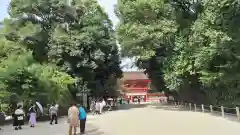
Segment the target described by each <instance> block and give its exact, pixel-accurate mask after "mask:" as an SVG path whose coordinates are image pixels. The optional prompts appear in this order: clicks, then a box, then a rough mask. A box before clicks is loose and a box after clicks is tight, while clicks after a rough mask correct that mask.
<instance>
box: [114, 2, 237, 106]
mask: <svg viewBox="0 0 240 135" xmlns="http://www.w3.org/2000/svg"><path fill="white" fill-rule="evenodd" d="M116 14H117V15H118V17H119V18H120V23H119V26H118V29H117V31H118V40H119V41H120V44H121V45H122V48H123V52H124V54H126V56H130V57H134V56H137V57H138V58H139V59H138V61H139V62H138V65H139V66H140V67H143V68H144V69H146V72H147V73H148V74H150V76H151V74H152V73H153V74H155V75H157V76H163V77H164V84H165V86H166V88H167V90H168V91H176V93H177V95H178V98H179V99H180V100H185V101H191V102H199V103H200V102H201V103H204V102H206V103H211V104H227V105H236V104H238V103H239V99H240V98H239V90H238V89H239V88H238V87H239V85H238V82H239V81H238V80H239V77H238V69H239V47H238V44H239V37H238V36H237V35H238V34H239V32H238V25H237V22H238V20H239V17H238V16H239V3H238V2H236V1H234V0H224V1H220V0H219V1H218V0H210V1H209V0H208V1H206V0H199V1H192V0H182V1H179V0H172V1H155V0H148V1H146V0H133V1H132V0H131V1H130V0H119V1H118V5H117V10H116ZM156 22H158V23H156ZM170 24H171V25H170ZM170 26H171V27H170ZM156 33H157V34H156ZM155 34H156V35H155ZM154 35H155V36H154ZM161 36H162V37H161ZM143 58H145V59H144V60H143ZM154 59H155V60H154ZM153 60H154V61H155V62H154V64H151V63H152V62H153ZM154 67H157V68H159V69H157V68H154ZM151 79H152V81H153V82H154V81H157V82H160V79H156V78H153V77H151Z"/></svg>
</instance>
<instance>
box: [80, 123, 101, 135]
mask: <svg viewBox="0 0 240 135" xmlns="http://www.w3.org/2000/svg"><path fill="white" fill-rule="evenodd" d="M88 126H89V125H88ZM103 134H105V133H104V132H103V131H101V130H100V128H98V127H95V126H93V125H91V126H90V128H88V127H87V128H86V132H85V134H84V135H103ZM77 135H82V134H81V133H78V134H77Z"/></svg>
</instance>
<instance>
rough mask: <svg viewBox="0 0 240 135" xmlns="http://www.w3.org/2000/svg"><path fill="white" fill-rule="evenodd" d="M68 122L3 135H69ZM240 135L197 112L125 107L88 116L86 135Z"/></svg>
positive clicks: (237, 127) (234, 126) (238, 127)
mask: <svg viewBox="0 0 240 135" xmlns="http://www.w3.org/2000/svg"><path fill="white" fill-rule="evenodd" d="M67 131H68V125H67V123H66V119H61V120H60V122H59V124H58V125H52V126H51V125H49V124H48V123H38V125H37V127H36V128H29V127H28V126H25V127H24V129H23V130H21V131H13V130H12V127H10V126H6V127H4V131H3V132H1V131H0V135H67ZM147 134H148V135H161V134H163V135H239V134H240V124H239V123H238V122H233V121H229V120H227V119H225V118H221V117H215V116H211V115H209V114H203V113H200V112H199V113H198V112H188V111H178V110H174V109H166V108H156V107H152V106H148V105H130V106H129V105H124V106H123V107H122V110H119V111H113V112H109V113H105V114H103V115H100V116H89V118H88V124H87V131H86V135H147Z"/></svg>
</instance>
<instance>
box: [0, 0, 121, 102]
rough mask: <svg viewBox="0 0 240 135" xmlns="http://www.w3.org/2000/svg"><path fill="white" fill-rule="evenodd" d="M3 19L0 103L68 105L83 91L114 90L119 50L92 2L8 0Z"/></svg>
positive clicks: (109, 26)
mask: <svg viewBox="0 0 240 135" xmlns="http://www.w3.org/2000/svg"><path fill="white" fill-rule="evenodd" d="M9 15H10V17H9V18H8V19H5V20H4V21H3V27H2V29H1V32H2V33H3V34H4V35H5V38H1V41H0V47H2V48H3V49H2V50H1V51H0V63H1V66H0V88H1V92H0V98H3V99H2V100H1V101H4V102H6V103H10V104H12V105H15V104H16V103H17V102H18V101H22V100H25V101H26V102H28V101H30V100H31V101H40V102H42V103H44V104H47V103H51V102H58V103H59V104H68V103H69V102H70V100H72V98H76V97H75V96H76V93H77V92H80V91H85V89H88V90H90V92H91V93H92V94H96V95H98V96H101V95H100V94H103V93H104V94H105V93H107V92H110V93H114V91H116V89H115V84H114V83H113V82H115V81H116V80H117V78H119V77H121V74H122V71H121V69H120V66H119V65H120V57H119V51H118V48H117V45H116V39H115V36H114V31H113V29H112V23H111V21H110V20H109V18H108V16H107V14H106V13H105V12H104V11H103V10H102V8H101V7H100V5H99V4H98V2H97V1H95V0H72V3H66V1H65V0H48V1H46V0H37V1H31V0H11V2H10V6H9ZM98 82H101V83H98ZM109 82H112V83H109ZM98 84H99V85H98ZM110 84H111V85H110ZM85 86H87V88H85ZM101 88H102V89H101ZM100 91H103V92H100ZM5 95H7V96H5ZM25 101H24V102H25Z"/></svg>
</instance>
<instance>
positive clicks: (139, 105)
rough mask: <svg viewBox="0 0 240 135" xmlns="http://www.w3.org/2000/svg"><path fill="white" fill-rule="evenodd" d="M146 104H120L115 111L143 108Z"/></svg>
mask: <svg viewBox="0 0 240 135" xmlns="http://www.w3.org/2000/svg"><path fill="white" fill-rule="evenodd" d="M147 106H148V105H147V104H122V105H120V106H119V107H118V109H117V110H116V111H119V110H130V109H136V108H144V107H147Z"/></svg>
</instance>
